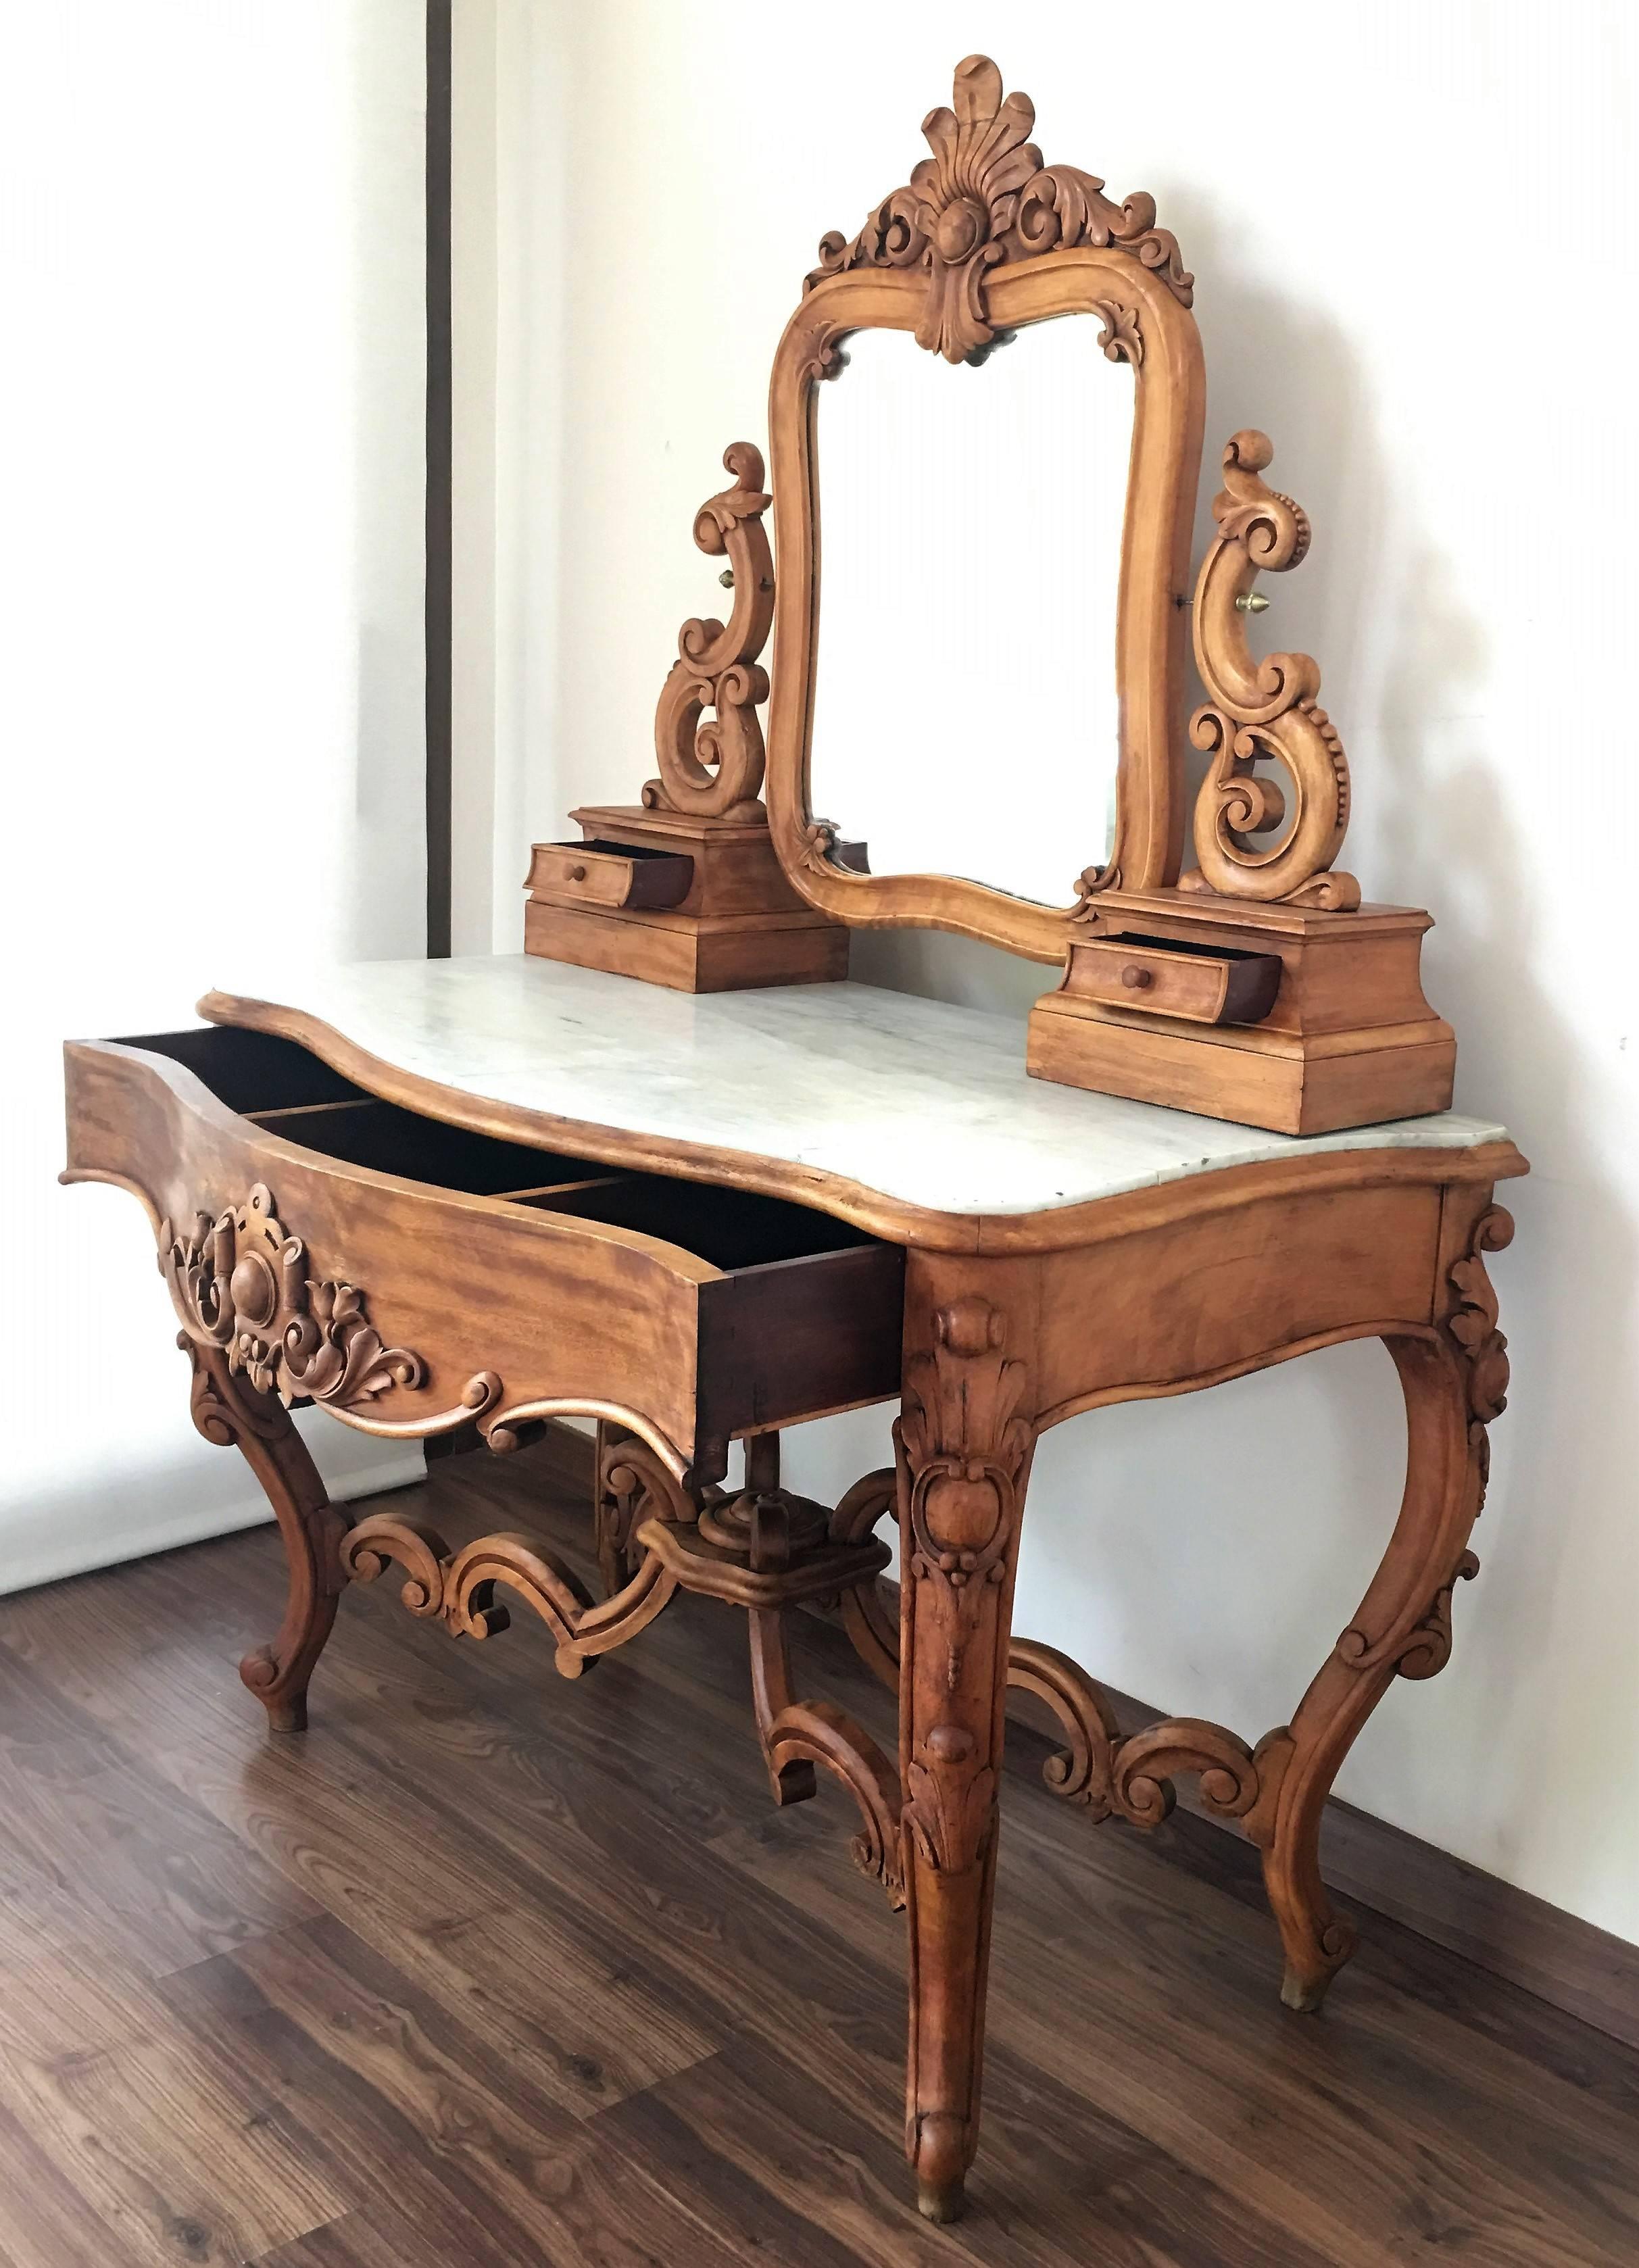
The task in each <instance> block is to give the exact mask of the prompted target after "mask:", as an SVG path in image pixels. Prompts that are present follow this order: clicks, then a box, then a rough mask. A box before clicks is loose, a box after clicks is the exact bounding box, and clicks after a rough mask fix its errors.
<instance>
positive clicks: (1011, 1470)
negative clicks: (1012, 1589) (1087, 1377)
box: [897, 1297, 1030, 1590]
mask: <svg viewBox="0 0 1639 2268" xmlns="http://www.w3.org/2000/svg"><path fill="white" fill-rule="evenodd" d="M1006 1337H1007V1323H1006V1319H1005V1318H1004V1316H1003V1315H1002V1314H1001V1312H1000V1309H999V1308H996V1307H992V1306H991V1305H990V1303H989V1301H988V1300H981V1299H977V1298H971V1297H970V1298H966V1299H960V1300H952V1302H951V1303H950V1305H949V1307H942V1308H941V1310H940V1311H939V1314H937V1315H936V1316H935V1318H934V1351H933V1352H932V1353H931V1354H925V1355H919V1356H917V1357H916V1358H915V1359H914V1360H913V1361H912V1363H911V1365H910V1366H909V1370H908V1373H907V1377H906V1390H905V1396H904V1411H903V1414H902V1416H901V1418H900V1420H899V1425H898V1429H897V1430H898V1437H899V1440H900V1443H901V1446H902V1447H903V1449H904V1453H905V1454H906V1456H907V1457H908V1460H909V1462H910V1466H911V1470H912V1476H913V1477H912V1484H911V1532H912V1539H913V1542H914V1546H915V1549H914V1551H913V1554H912V1560H911V1572H912V1577H913V1578H915V1579H916V1580H923V1579H924V1578H926V1577H927V1576H929V1575H935V1574H936V1575H938V1576H940V1577H942V1578H943V1579H944V1580H945V1581H947V1582H948V1583H949V1584H950V1586H951V1587H953V1588H954V1589H956V1590H960V1589H961V1588H962V1587H963V1585H964V1584H966V1583H969V1582H971V1581H973V1580H986V1581H990V1582H1000V1580H1001V1579H1002V1577H1003V1575H1004V1573H1005V1572H1006V1568H1005V1565H1004V1555H1005V1553H1006V1550H1007V1548H1008V1542H1009V1540H1010V1538H1011V1536H1012V1534H1013V1530H1014V1527H1015V1523H1016V1521H1017V1517H1018V1484H1019V1476H1020V1474H1021V1473H1022V1472H1023V1468H1024V1460H1025V1458H1026V1456H1027V1455H1028V1454H1029V1453H1030V1426H1029V1425H1028V1424H1027V1423H1026V1421H1025V1420H1024V1419H1023V1418H1021V1417H1020V1415H1019V1403H1020V1400H1021V1398H1022V1396H1023V1391H1024V1383H1025V1369H1024V1365H1023V1363H1022V1362H1011V1361H1008V1359H1006V1358H1005V1356H1004V1355H1003V1352H1002V1349H1003V1346H1004V1344H1005V1341H1006Z"/></svg>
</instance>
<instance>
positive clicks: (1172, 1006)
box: [1072, 937, 1281, 1024]
mask: <svg viewBox="0 0 1639 2268" xmlns="http://www.w3.org/2000/svg"><path fill="white" fill-rule="evenodd" d="M1072 951H1073V957H1074V991H1075V993H1076V995H1077V997H1078V998H1082V999H1088V1000H1099V1001H1103V1002H1104V1004H1105V1005H1107V1006H1109V1007H1111V1008H1133V1009H1138V1010H1140V1011H1141V1013H1145V1014H1148V1015H1152V1016H1182V1017H1184V1018H1185V1019H1186V1020H1188V1021H1189V1022H1191V1023H1193V1024H1256V1023H1260V1022H1261V1021H1262V1020H1263V1019H1264V1018H1265V1017H1266V1015H1267V1014H1268V1013H1269V1011H1270V1010H1271V1008H1273V1007H1274V1000H1275V994H1276V993H1277V992H1278V991H1279V990H1280V989H1281V958H1280V955H1279V954H1274V953H1237V952H1235V951H1232V950H1230V949H1229V948H1226V947H1223V946H1197V945H1185V944H1179V943H1178V942H1177V941H1176V940H1175V939H1167V938H1156V937H1111V938H1088V939H1078V940H1077V942H1076V944H1075V945H1074V947H1073V948H1072Z"/></svg>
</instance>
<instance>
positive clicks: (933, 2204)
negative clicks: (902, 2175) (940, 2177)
mask: <svg viewBox="0 0 1639 2268" xmlns="http://www.w3.org/2000/svg"><path fill="white" fill-rule="evenodd" d="M916 2209H917V2211H918V2212H919V2213H920V2214H921V2216H922V2218H923V2220H937V2221H947V2220H961V2218H962V2216H963V2213H964V2212H965V2211H966V2210H967V2192H966V2191H965V2190H964V2189H963V2186H962V2183H960V2182H959V2181H957V2182H947V2183H940V2182H919V2183H917V2185H916Z"/></svg>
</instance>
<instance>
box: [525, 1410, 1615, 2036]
mask: <svg viewBox="0 0 1639 2268" xmlns="http://www.w3.org/2000/svg"><path fill="white" fill-rule="evenodd" d="M536 1454H538V1455H539V1456H541V1457H542V1459H543V1461H544V1462H547V1463H548V1464H550V1467H551V1468H552V1470H553V1473H554V1476H555V1477H557V1479H558V1480H560V1481H561V1482H562V1484H563V1485H564V1486H565V1489H567V1490H569V1491H573V1492H577V1493H580V1492H585V1493H589V1492H590V1491H591V1487H592V1481H593V1472H594V1445H593V1440H592V1436H591V1435H590V1434H589V1433H582V1432H577V1431H575V1430H574V1429H573V1428H572V1427H571V1426H568V1425H549V1426H548V1427H547V1428H546V1434H545V1438H544V1439H543V1441H542V1443H541V1446H540V1448H539V1450H538V1451H537V1453H536ZM1104 1690H1105V1691H1106V1693H1108V1695H1109V1698H1110V1702H1111V1706H1112V1707H1113V1708H1114V1710H1115V1712H1116V1717H1117V1719H1118V1720H1119V1724H1120V1726H1121V1728H1122V1730H1123V1732H1136V1731H1137V1730H1138V1729H1139V1727H1141V1726H1144V1725H1152V1724H1154V1723H1155V1719H1157V1718H1158V1717H1163V1716H1164V1715H1165V1714H1166V1713H1167V1712H1165V1711H1164V1710H1163V1709H1151V1708H1147V1707H1146V1706H1145V1705H1144V1704H1143V1703H1142V1702H1141V1701H1134V1700H1133V1698H1132V1697H1131V1696H1130V1695H1128V1694H1125V1693H1117V1692H1115V1691H1113V1690H1111V1689H1110V1688H1109V1687H1106V1688H1105V1689H1104ZM1010 1713H1011V1712H1010ZM1019 1723H1020V1727H1021V1730H1023V1732H1025V1733H1026V1734H1027V1736H1028V1735H1034V1737H1035V1738H1036V1739H1037V1740H1044V1741H1045V1738H1046V1736H1045V1735H1044V1734H1042V1733H1041V1730H1040V1727H1038V1726H1037V1725H1035V1724H1034V1723H1031V1724H1028V1725H1027V1724H1026V1723H1025V1720H1024V1719H1023V1718H1021V1719H1019ZM1191 1796H1192V1784H1191V1783H1187V1782H1186V1783H1185V1787H1184V1789H1183V1790H1182V1791H1181V1793H1180V1799H1179V1800H1180V1801H1181V1802H1182V1803H1183V1804H1184V1805H1185V1806H1186V1808H1189V1809H1191V1810H1192V1811H1196V1813H1197V1815H1198V1816H1199V1817H1200V1818H1203V1819H1211V1816H1212V1815H1211V1814H1210V1813H1208V1812H1204V1811H1200V1810H1199V1808H1198V1807H1197V1806H1196V1805H1195V1804H1194V1803H1193V1802H1192V1800H1191ZM1212 1824H1213V1825H1214V1827H1217V1828H1220V1829H1222V1831H1223V1832H1224V1833H1225V1834H1237V1832H1238V1830H1237V1829H1236V1827H1235V1825H1234V1823H1233V1822H1231V1821H1229V1820H1218V1819H1213V1820H1212ZM1320 1854H1321V1865H1320V1871H1321V1873H1322V1874H1323V1875H1324V1876H1325V1881H1326V1884H1327V1886H1328V1888H1330V1889H1333V1890H1335V1891H1336V1892H1337V1893H1338V1895H1339V1896H1340V1897H1342V1898H1345V1899H1347V1901H1348V1902H1349V1904H1352V1905H1361V1906H1369V1907H1370V1908H1371V1909H1372V1910H1373V1911H1376V1912H1377V1913H1380V1914H1386V1915H1387V1916H1388V1917H1389V1918H1390V1919H1391V1920H1392V1921H1397V1922H1399V1923H1401V1924H1403V1925H1404V1926H1406V1928H1408V1929H1413V1930H1415V1931H1416V1932H1417V1933H1418V1934H1419V1936H1421V1937H1425V1938H1428V1939H1429V1940H1430V1941H1431V1942H1432V1943H1433V1944H1436V1945H1442V1946H1444V1947H1445V1948H1447V1950H1448V1951H1450V1952H1452V1953H1457V1954H1460V1955H1462V1956H1463V1957H1464V1959H1465V1960H1468V1961H1472V1962H1474V1964H1475V1965H1476V1967H1478V1968H1480V1969H1484V1970H1488V1972H1489V1973H1490V1974H1491V1975H1492V1976H1494V1977H1502V1978H1504V1979H1505V1980H1506V1981H1507V1982H1508V1983H1509V1984H1510V1985H1517V1986H1519V1987H1520V1988H1521V1990H1522V1991H1525V1992H1531V1993H1533V1994H1534V1995H1535V1996H1536V1998H1537V1999H1539V2000H1546V2001H1547V2003H1548V2005H1549V2006H1550V2007H1554V2008H1561V2009H1563V2010H1564V2011H1565V2013H1566V2014H1568V2015H1572V2016H1576V2017H1578V2018H1580V2020H1581V2021H1583V2022H1584V2023H1586V2024H1591V2025H1592V2026H1593V2027H1594V2029H1596V2030H1597V2031H1601V2032H1605V2033H1607V2034H1608V2035H1609V2036H1611V2037H1612V2038H1613V2039H1617V2040H1621V2041H1622V2042H1623V2043H1625V2044H1626V2045H1628V2046H1629V2047H1633V2048H1639V1946H1636V1945H1630V1944H1629V1943H1628V1941H1627V1940H1626V1939H1625V1938H1620V1937H1613V1935H1612V1934H1611V1933H1610V1932H1609V1931H1608V1930H1603V1929H1596V1928H1595V1927H1594V1926H1593V1924H1592V1923H1591V1922H1585V1921H1582V1920H1579V1919H1578V1918H1577V1917H1576V1915H1575V1914H1569V1913H1566V1912H1565V1911H1563V1910H1562V1909H1561V1908H1560V1907H1558V1906H1552V1905H1549V1904H1547V1900H1546V1899H1543V1898H1539V1897H1534V1896H1532V1893H1531V1892H1530V1891H1529V1890H1522V1889H1517V1888H1516V1887H1515V1885H1514V1884H1513V1883H1511V1882H1505V1881H1502V1880H1501V1879H1500V1878H1499V1877H1498V1876H1497V1875H1495V1874H1486V1873H1485V1872H1484V1871H1483V1870H1482V1869H1481V1868H1480V1867H1471V1866H1469V1865H1468V1864H1467V1862H1466V1860H1464V1859H1457V1858H1453V1857H1452V1855H1451V1852H1449V1851H1441V1850H1439V1849H1437V1848H1436V1846H1435V1845H1434V1844H1432V1843H1425V1842H1422V1841H1421V1839H1420V1838H1419V1837H1417V1836H1415V1835H1408V1834H1407V1833H1406V1830H1404V1829H1403V1828H1399V1827H1392V1826H1391V1825H1390V1824H1389V1823H1388V1822H1387V1821H1386V1820H1382V1819H1374V1818H1373V1817H1372V1816H1371V1815H1370V1813H1369V1812H1364V1811H1357V1810H1356V1809H1355V1807H1354V1805H1353V1804H1349V1803H1342V1802H1340V1801H1339V1800H1338V1799H1337V1798H1336V1797H1335V1796H1334V1797H1333V1800H1331V1802H1330V1803H1328V1804H1327V1806H1326V1813H1325V1824H1324V1826H1323V1828H1322V1830H1321V1845H1320Z"/></svg>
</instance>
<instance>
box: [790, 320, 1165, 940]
mask: <svg viewBox="0 0 1639 2268" xmlns="http://www.w3.org/2000/svg"><path fill="white" fill-rule="evenodd" d="M1106 354H1108V355H1110V356H1111V357H1113V358H1112V359H1106ZM975 361H976V362H977V361H978V357H975ZM1132 446H1133V369H1132V365H1130V364H1129V363H1128V362H1127V361H1126V357H1125V351H1124V349H1123V347H1122V342H1121V339H1120V335H1119V331H1118V330H1117V328H1115V327H1114V325H1113V324H1112V323H1111V322H1109V321H1102V322H1101V320H1100V319H1099V318H1098V317H1097V316H1095V315H1090V314H1089V315H1079V316H1074V317H1066V318H1065V319H1064V320H1060V321H1058V322H1044V323H1036V324H1032V325H1030V326H1029V327H1028V328H1025V329H1023V330H1022V331H1020V332H1018V333H1016V334H1015V337H1014V339H1013V340H1012V342H1010V343H1008V345H1007V347H1006V349H1005V351H1003V350H993V351H992V352H991V353H990V354H989V355H988V356H987V357H985V358H984V360H983V365H982V367H974V366H972V365H963V364H957V365H955V366H954V367H953V366H951V365H949V364H947V363H945V362H943V361H941V360H937V359H933V358H930V357H928V356H927V354H925V353H924V352H923V351H922V350H921V349H920V348H919V347H918V345H917V344H916V342H915V340H914V339H913V338H912V335H911V334H910V333H909V332H908V331H896V330H866V331H859V332H856V333H855V334H854V335H853V338H852V339H851V340H850V341H849V342H848V348H847V350H846V369H845V373H844V374H843V375H842V376H841V377H840V378H838V380H837V382H836V383H835V384H832V385H829V386H824V387H821V388H820V389H819V394H818V399H817V404H816V432H815V454H816V462H817V489H818V497H819V520H820V523H821V525H822V527H823V557H824V607H823V614H822V615H821V618H820V622H819V625H818V631H817V635H816V668H815V684H814V724H813V733H812V745H811V749H810V757H809V774H810V778H811V781H812V798H813V800H814V802H815V803H816V805H817V806H818V807H819V808H820V809H821V810H822V811H825V812H829V813H832V814H836V816H837V818H838V821H839V823H840V826H841V828H842V832H843V835H844V836H845V837H850V838H855V839H858V840H859V841H860V843H861V844H862V845H868V855H869V870H870V872H871V873H874V874H904V873H910V874H916V873H942V874H949V875H956V876H963V877H966V878H967V879H969V880H972V881H975V882H981V883H984V884H986V885H987V886H988V887H991V888H992V889H993V890H999V891H1005V892H1007V893H1008V895H1012V896H1015V897H1019V898H1023V899H1028V900H1033V901H1035V902H1038V903H1040V904H1043V905H1049V906H1052V905H1059V906H1061V907H1062V906H1066V905H1068V904H1070V903H1071V902H1073V898H1074V892H1073V887H1072V885H1073V881H1074V874H1073V873H1067V860H1066V857H1065V845H1066V844H1067V843H1074V845H1076V846H1077V849H1078V851H1079V850H1081V849H1083V848H1084V849H1085V851H1086V853H1087V856H1088V858H1089V859H1096V861H1097V863H1098V864H1099V865H1105V864H1107V863H1108V861H1109V859H1110V857H1111V843H1112V842H1113V839H1114V834H1115V825H1116V768H1117V756H1118V753H1119V742H1120V700H1119V687H1118V683H1117V677H1116V620H1117V613H1118V607H1119V594H1120V570H1121V529H1122V524H1123V521H1124V519H1125V518H1126V484H1127V469H1128V464H1129V460H1130V458H1131V455H1132ZM1021 777H1023V778H1024V779H1026V780H1027V781H1028V788H1027V792H1025V793H1023V794H1022V795H1017V796H1015V795H1013V794H1011V793H1009V792H1008V789H1007V784H1008V782H1009V781H1011V780H1014V779H1017V778H1021ZM853 864H854V865H855V867H856V869H857V868H859V867H860V866H861V865H862V864H863V861H862V859H861V858H860V855H859V853H857V852H856V853H854V854H853Z"/></svg>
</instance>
